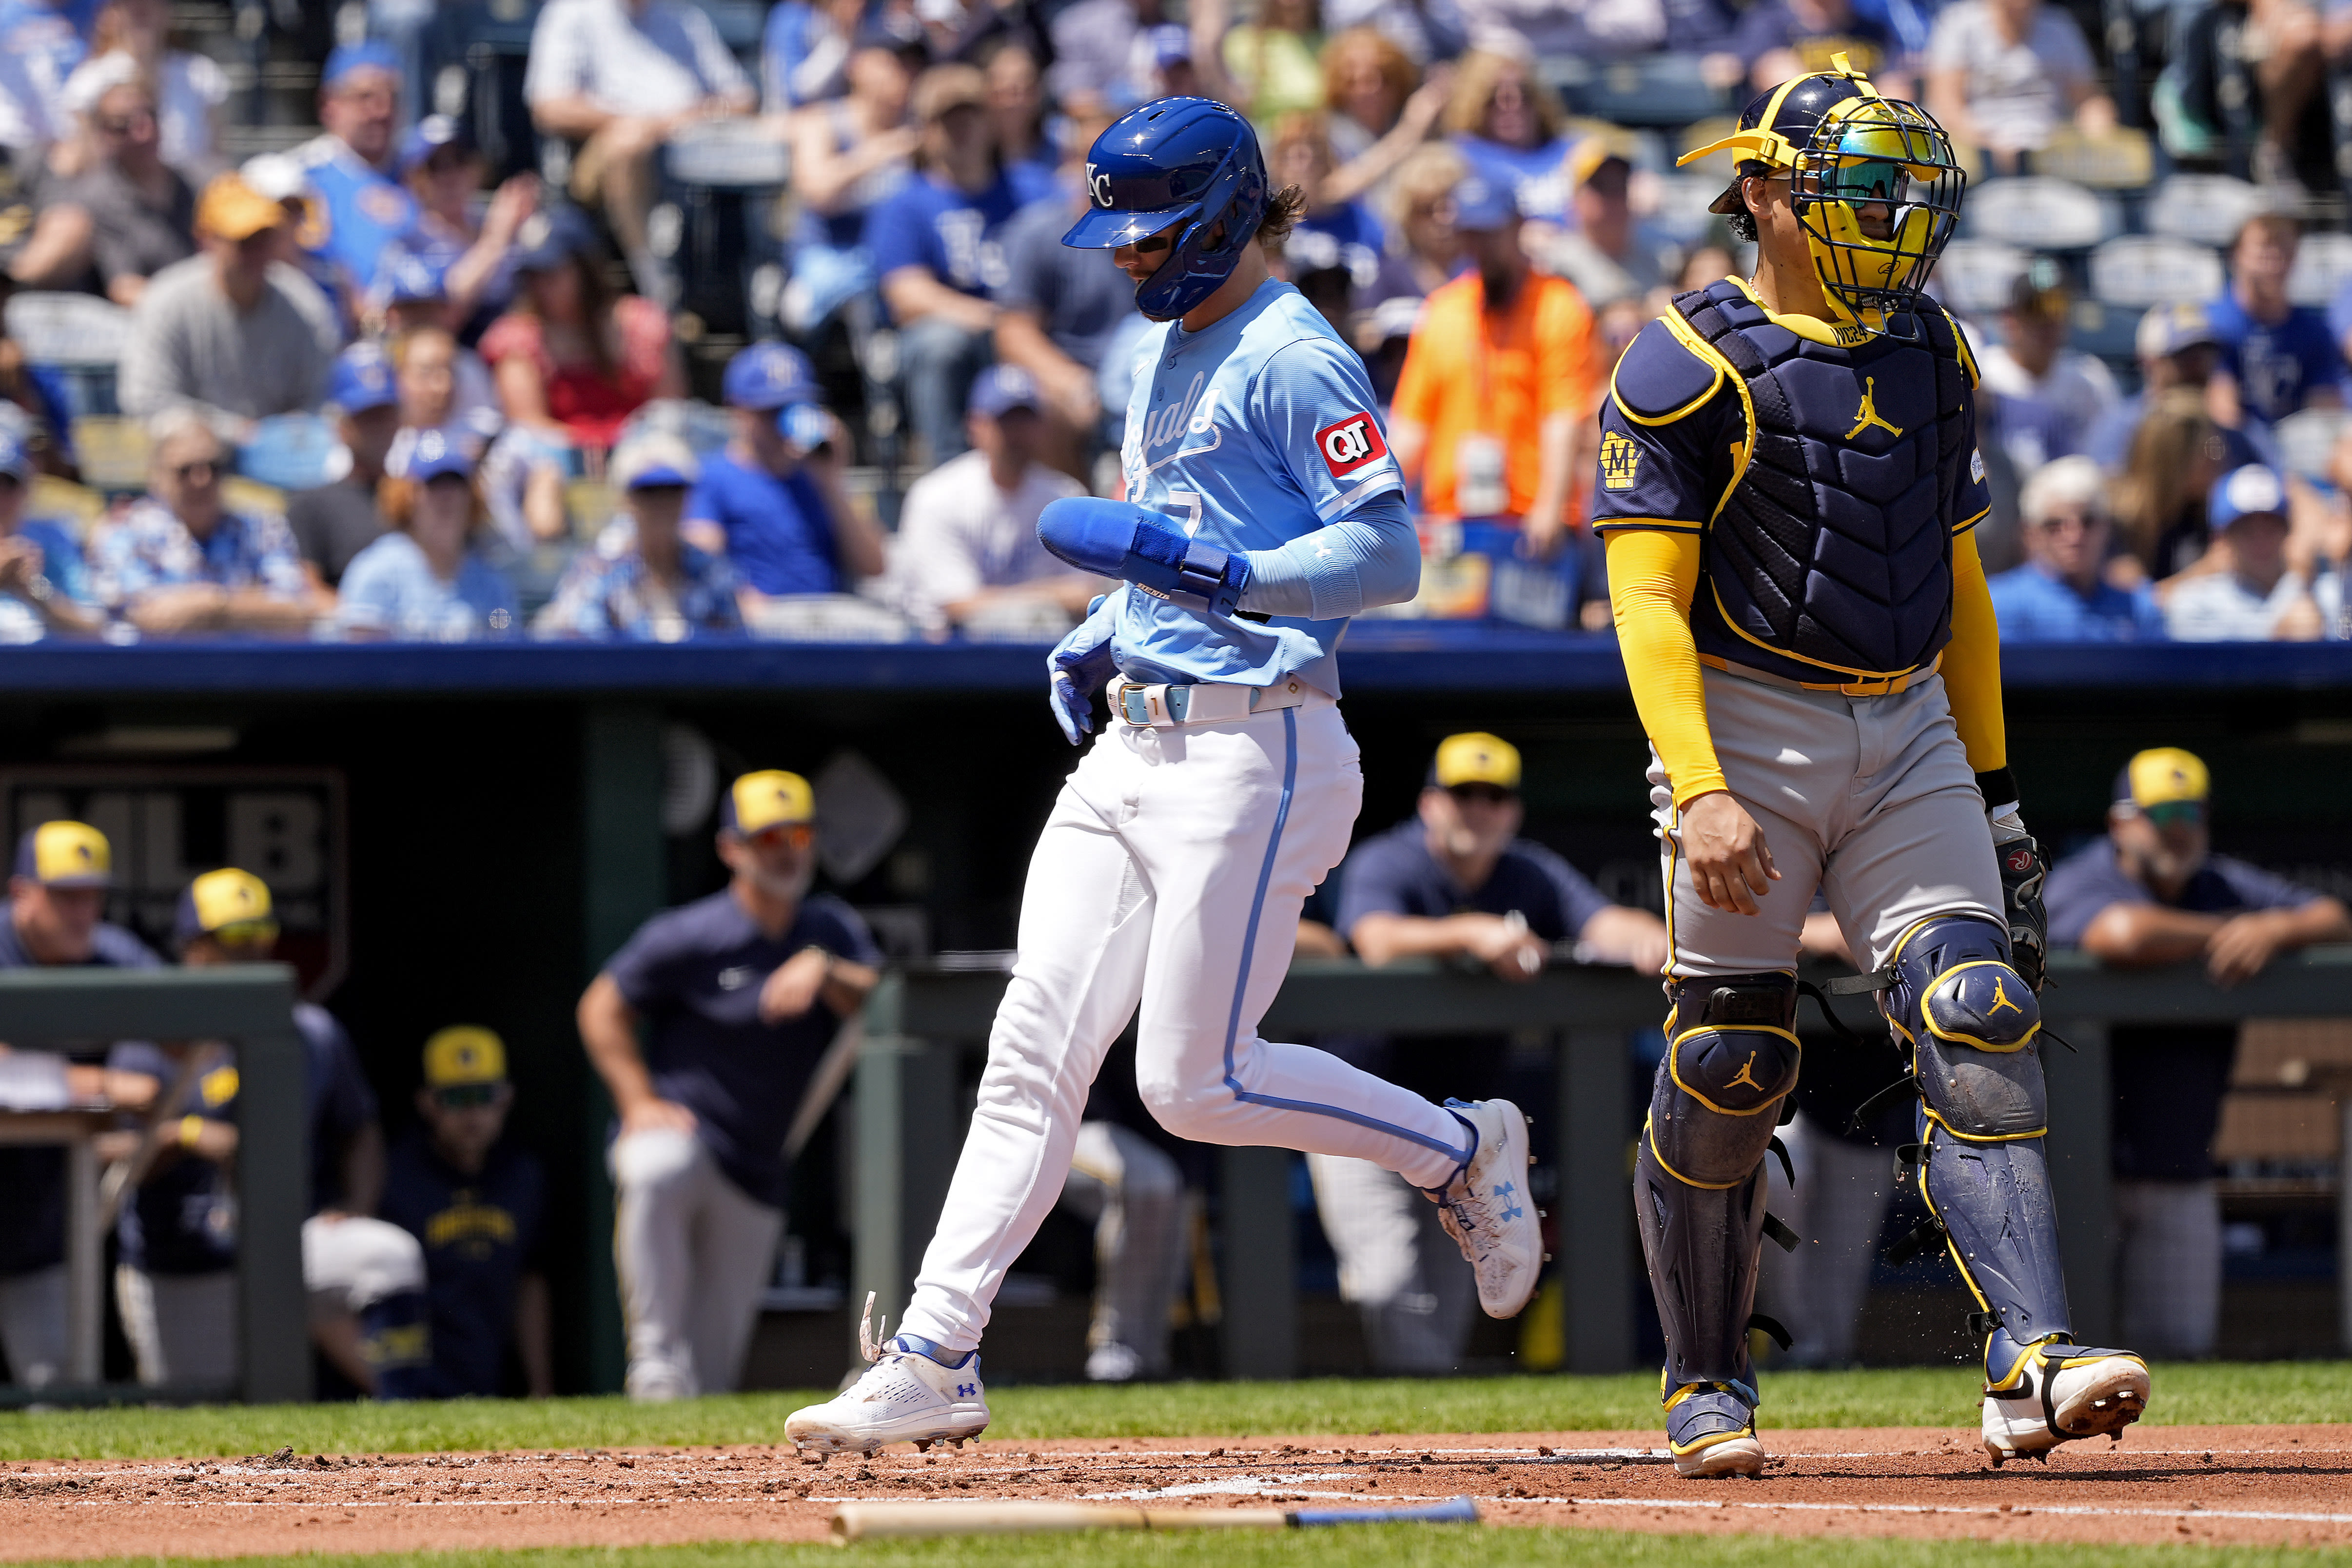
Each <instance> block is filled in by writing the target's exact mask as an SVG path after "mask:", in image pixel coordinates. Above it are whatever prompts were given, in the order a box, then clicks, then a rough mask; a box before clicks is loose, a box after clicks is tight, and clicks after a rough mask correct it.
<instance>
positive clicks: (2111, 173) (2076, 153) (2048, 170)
mask: <svg viewBox="0 0 2352 1568" xmlns="http://www.w3.org/2000/svg"><path fill="white" fill-rule="evenodd" d="M2033 168H2034V172H2035V173H2036V174H2047V175H2049V176H2050V177H2051V178H2053V179H2058V180H2072V181H2074V184H2078V185H2088V186H2089V187H2090V188H2091V189H2093V190H2095V191H2136V190H2138V189H2139V188H2141V187H2142V186H2144V185H2146V184H2148V183H2149V182H2150V181H2152V180H2154V179H2155V178H2156V144H2155V143H2154V142H2151V141H2149V140H2148V135H2147V132H2145V131H2135V130H2132V129H2131V128H2130V127H2128V126H2123V125H2117V126H2114V127H2111V128H2109V129H2108V130H2107V131H2105V132H2103V133H2101V134H2099V135H2097V136H2087V135H2084V133H2083V132H2080V131H2078V130H2076V129H2075V128H2074V126H2072V125H2061V126H2060V127H2058V129H2057V131H2056V132H2054V133H2053V135H2052V136H2051V138H2050V142H2049V144H2048V145H2047V146H2045V147H2043V148H2042V151H2041V152H2039V153H2035V154H2034V155H2033Z"/></svg>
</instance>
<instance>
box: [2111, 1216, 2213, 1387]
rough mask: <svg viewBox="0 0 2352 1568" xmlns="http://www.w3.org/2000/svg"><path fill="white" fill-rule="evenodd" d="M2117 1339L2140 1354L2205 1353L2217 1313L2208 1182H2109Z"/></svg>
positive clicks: (2209, 1347) (2210, 1345) (2210, 1350)
mask: <svg viewBox="0 0 2352 1568" xmlns="http://www.w3.org/2000/svg"><path fill="white" fill-rule="evenodd" d="M2116 1226H2117V1228H2118V1229H2120V1230H2121V1231H2122V1232H2123V1257H2122V1265H2121V1268H2120V1269H2119V1273H2120V1276H2121V1278H2120V1279H2117V1281H2116V1304H2117V1306H2118V1307H2119V1308H2120V1309H2121V1310H2122V1312H2123V1340H2124V1343H2126V1344H2127V1345H2130V1346H2131V1347H2132V1348H2133V1349H2135V1350H2137V1351H2138V1352H2140V1353H2142V1354H2143V1355H2149V1356H2179V1357H2193V1356H2208V1355H2211V1354H2212V1353H2213V1341H2214V1338H2215V1336H2216V1334H2217V1332H2218V1331H2219V1329H2220V1327H2221V1198H2220V1196H2219V1195H2218V1194H2216V1193H2215V1192H2214V1189H2213V1184H2212V1183H2210V1182H2136V1181H2123V1180H2118V1181H2117V1182H2116Z"/></svg>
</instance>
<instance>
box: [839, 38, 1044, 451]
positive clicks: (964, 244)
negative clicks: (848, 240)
mask: <svg viewBox="0 0 2352 1568" xmlns="http://www.w3.org/2000/svg"><path fill="white" fill-rule="evenodd" d="M915 118H916V121H917V122H918V123H919V124H920V125H921V127H922V133H923V140H922V150H921V153H920V155H919V158H918V161H917V162H918V168H919V173H917V174H916V175H915V176H914V177H913V178H911V179H909V180H908V182H907V183H906V184H903V185H901V186H899V187H898V190H897V191H895V192H893V193H892V194H891V195H889V196H888V197H887V198H885V199H884V200H883V201H882V202H881V203H880V204H879V205H877V206H876V207H875V208H874V211H873V213H872V214H871V215H870V216H868V217H867V218H866V249H867V250H868V251H869V252H870V253H871V254H872V256H873V258H874V276H875V277H876V278H877V279H879V281H880V283H881V286H882V302H883V303H884V304H885V305H887V307H889V311H890V319H891V320H892V321H896V322H897V323H898V355H899V362H900V364H901V366H902V368H903V371H904V374H905V378H906V386H907V418H908V424H909V425H911V426H913V427H914V432H915V435H916V437H918V438H919V440H921V441H922V442H923V443H924V444H925V445H926V446H927V447H929V455H930V460H931V461H932V462H933V463H942V462H945V461H946V460H947V459H948V458H952V457H955V456H957V455H958V454H959V453H961V452H962V450H963V449H964V445H965V442H964V434H963V409H964V402H965V400H966V399H967V398H968V397H969V396H970V395H971V384H972V381H973V379H974V378H975V377H977V376H978V375H979V374H980V373H981V371H982V369H983V368H985V367H986V366H987V364H988V363H989V361H990V360H992V358H994V357H995V352H996V351H995V333H996V311H995V308H994V306H993V305H992V304H991V303H990V302H989V301H991V300H994V299H995V297H996V293H997V290H998V289H1002V288H1003V286H1004V283H1005V280H1006V279H1005V268H1004V251H1003V245H1002V243H1001V238H1000V236H1001V231H1002V230H1003V227H1004V225H1005V224H1006V222H1007V221H1008V220H1009V219H1011V218H1012V216H1013V214H1014V213H1016V212H1018V211H1019V210H1020V208H1021V205H1022V195H1021V191H1020V189H1019V187H1018V186H1016V185H1015V184H1014V183H1013V179H1012V178H1011V176H1009V175H1008V174H1006V173H1005V169H1004V161H1003V154H1002V153H1001V151H1000V149H999V148H998V145H997V141H996V136H995V133H994V132H993V131H992V129H991V128H990V125H989V119H988V87H987V81H986V79H985V78H983V77H982V75H981V73H980V72H979V70H978V69H976V68H973V67H971V66H939V67H935V68H932V69H931V70H929V71H926V72H925V73H924V74H923V79H922V80H921V81H919V82H918V83H917V84H916V86H915Z"/></svg>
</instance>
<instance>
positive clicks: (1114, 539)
mask: <svg viewBox="0 0 2352 1568" xmlns="http://www.w3.org/2000/svg"><path fill="white" fill-rule="evenodd" d="M1037 542H1039V543H1040V544H1043V545H1044V546H1045V548H1046V549H1047V550H1050V551H1052V552H1054V554H1055V555H1056V556H1058V557H1060V558H1061V559H1062V560H1064V561H1066V562H1068V563H1070V564H1071V565H1073V566H1076V568H1078V570H1080V571H1081V572H1092V573H1095V574H1097V575H1098V576H1104V577H1124V578H1126V579H1127V580H1128V581H1129V582H1130V583H1132V584H1135V585H1136V586H1137V587H1139V588H1140V589H1142V590H1143V591H1144V592H1145V593H1147V594H1151V595H1157V596H1158V597H1160V598H1162V599H1165V600H1167V601H1168V602H1169V603H1170V604H1171V605H1181V606H1183V607H1184V608H1185V609H1188V610H1202V611H1206V612H1207V613H1208V614H1210V615H1213V616H1231V615H1232V614H1233V613H1234V611H1235V610H1236V609H1238V608H1240V606H1241V600H1242V590H1244V588H1246V587H1248V586H1249V576H1250V568H1249V558H1248V557H1247V556H1246V555H1244V554H1243V553H1242V552H1239V551H1234V552H1230V553H1228V552H1225V551H1223V550H1219V549H1218V548H1217V547H1216V546H1214V545H1213V544H1203V543H1202V542H1200V541H1199V540H1197V539H1187V538H1186V537H1184V531H1183V530H1182V529H1181V528H1178V527H1176V526H1175V525H1174V524H1173V523H1171V522H1170V521H1168V519H1166V518H1164V517H1162V516H1161V515H1160V513H1158V512H1156V511H1146V510H1144V509H1143V508H1141V507H1139V506H1135V505H1132V504H1130V503H1129V502H1127V501H1118V500H1097V499H1096V498H1094V497H1092V496H1071V497H1068V498H1066V499H1065V500H1057V501H1053V502H1049V503H1048V504H1047V505H1046V508H1045V511H1044V512H1043V513H1041V514H1040V515H1039V517H1038V519H1037Z"/></svg>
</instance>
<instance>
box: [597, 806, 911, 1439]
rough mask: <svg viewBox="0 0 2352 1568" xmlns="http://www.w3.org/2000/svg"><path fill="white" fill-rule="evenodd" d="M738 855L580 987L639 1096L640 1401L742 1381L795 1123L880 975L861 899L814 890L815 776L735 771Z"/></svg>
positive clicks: (602, 1050)
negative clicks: (855, 904)
mask: <svg viewBox="0 0 2352 1568" xmlns="http://www.w3.org/2000/svg"><path fill="white" fill-rule="evenodd" d="M719 858H720V859H721V860H724V861H725V862H726V863H727V866H728V868H729V870H730V871H731V872H732V873H733V876H732V877H731V878H730V879H729V881H728V884H727V886H726V887H725V888H723V889H719V891H718V892H716V893H713V894H711V895H710V896H709V898H707V899H698V900H696V901H695V902H693V903H690V904H688V905H685V906H684V907H683V908H680V909H675V910H667V911H665V912H664V913H661V914H658V915H656V916H655V917H654V918H653V919H651V920H649V921H646V923H645V924H644V925H642V926H640V927H638V928H637V932H636V934H635V936H632V937H631V938H630V939H629V941H628V944H627V945H626V946H625V947H624V948H622V949H621V951H620V952H616V953H614V955H613V956H612V958H610V959H609V960H607V961H606V962H605V964H604V973H600V974H599V975H597V976H596V978H595V979H594V980H593V981H592V982H591V983H590V984H589V986H588V989H587V992H586V993H585V994H583V995H582V997H581V998H580V1009H579V1020H580V1038H581V1040H582V1042H583V1044H584V1045H585V1046H586V1047H587V1050H588V1059H589V1060H590V1062H592V1063H593V1064H594V1066H595V1068H596V1071H597V1074H598V1076H600V1077H601V1078H603V1079H604V1087H605V1088H606V1089H609V1090H610V1091H611V1092H612V1096H613V1104H614V1109H616V1110H618V1111H619V1112H620V1124H619V1127H618V1128H617V1130H616V1136H615V1138H614V1143H613V1148H612V1152H611V1155H610V1161H611V1164H612V1169H613V1180H614V1184H615V1185H616V1186H617V1187H618V1188H619V1194H618V1195H619V1209H618V1212H617V1213H616V1214H615V1215H614V1225H613V1260H614V1266H615V1268H617V1269H618V1271H619V1273H620V1277H621V1296H622V1303H623V1306H624V1308H625V1312H626V1316H627V1319H628V1338H629V1370H628V1374H627V1383H626V1386H627V1388H628V1392H629V1394H630V1396H631V1397H633V1398H636V1399H647V1400H657V1399H682V1398H691V1397H693V1396H694V1395H696V1394H724V1393H728V1392H730V1391H731V1390H732V1389H733V1388H734V1387H735V1385H736V1382H737V1379H738V1378H739V1377H740V1375H741V1373H742V1366H743V1355H744V1352H745V1351H746V1350H747V1349H748V1348H749V1347H750V1345H751V1329H752V1326H753V1324H754V1322H755V1321H757V1318H758V1314H759V1310H760V1294H761V1290H762V1289H764V1288H765V1286H766V1285H767V1283H768V1276H769V1268H770V1265H771V1264H772V1262H773V1261H774V1258H775V1251H776V1239H777V1237H779V1236H781V1235H782V1232H783V1225H784V1213H783V1205H784V1193H785V1186H786V1183H787V1181H788V1179H789V1172H788V1171H787V1170H786V1168H785V1165H784V1161H783V1146H784V1135H785V1133H786V1132H787V1131H790V1130H791V1124H792V1119H793V1111H794V1110H797V1109H798V1107H799V1105H800V1100H801V1095H802V1093H803V1091H804V1090H805V1089H807V1088H808V1084H809V1079H811V1078H812V1077H813V1076H814V1074H815V1072H816V1068H817V1064H818V1062H819V1061H820V1060H821V1059H822V1058H824V1053H825V1048H826V1047H828V1046H830V1045H831V1044H832V1043H833V1037H834V1036H835V1034H837V1033H839V1031H840V1029H841V1026H842V1024H843V1021H844V1020H845V1019H847V1018H848V1017H849V1016H851V1015H852V1014H854V1013H856V1011H857V1009H858V1007H859V1006H860V1005H862V1004H863V1003H864V1002H865V1000H866V993H867V992H868V991H871V990H872V989H873V988H874V983H875V982H876V981H877V980H878V979H879V978H880V977H881V975H880V972H879V970H878V969H877V965H878V964H879V963H880V962H881V953H880V952H879V951H878V950H877V948H876V947H875V945H874V939H873V937H872V936H871V935H870V934H869V933H868V932H867V931H866V922H865V921H861V920H859V919H858V918H857V913H856V910H852V909H851V908H850V907H849V906H848V905H847V904H845V903H844V902H842V901H841V900H839V899H836V898H834V897H831V896H830V895H828V894H824V893H818V894H814V895H813V894H811V893H810V891H809V886H810V884H811V883H812V882H813V881H814V880H815V878H816V796H815V795H814V792H813V791H812V790H811V789H810V788H809V784H808V781H807V780H806V779H804V778H803V777H801V775H800V774H798V773H784V772H782V771H781V770H769V771H766V772H762V773H745V774H744V775H743V776H742V777H741V778H739V779H737V780H736V781H735V782H734V783H733V784H730V785H729V786H728V787H727V790H726V792H725V793H724V794H722V795H720V796H719ZM641 1035H642V1039H643V1043H642V1045H641V1044H640V1043H639V1042H640V1037H641Z"/></svg>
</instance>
